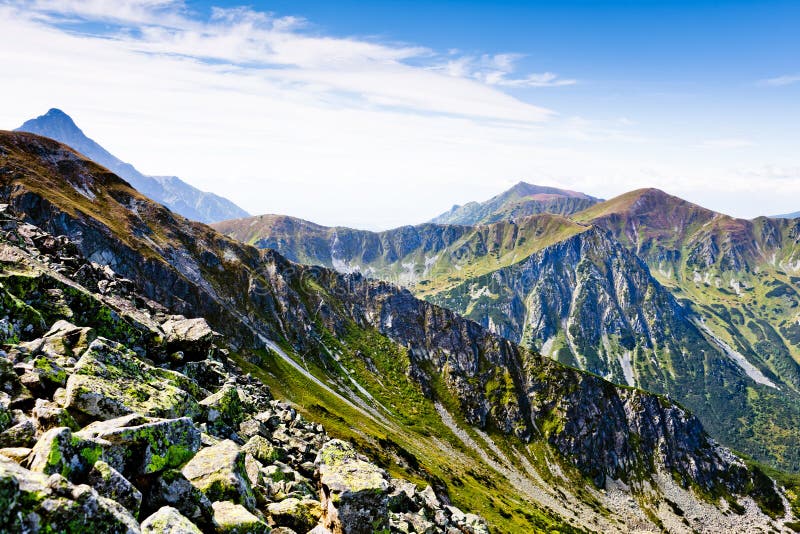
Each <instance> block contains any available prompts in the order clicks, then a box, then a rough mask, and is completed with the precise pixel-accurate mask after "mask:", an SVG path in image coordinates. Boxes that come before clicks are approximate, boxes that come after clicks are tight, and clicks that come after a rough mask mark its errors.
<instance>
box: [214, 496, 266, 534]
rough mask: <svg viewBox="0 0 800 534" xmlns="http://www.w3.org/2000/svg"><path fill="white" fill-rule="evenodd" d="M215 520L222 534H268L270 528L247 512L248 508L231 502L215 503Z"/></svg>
mask: <svg viewBox="0 0 800 534" xmlns="http://www.w3.org/2000/svg"><path fill="white" fill-rule="evenodd" d="M213 506H214V520H215V521H216V522H217V525H218V530H217V532H219V533H220V534H267V533H268V532H269V531H270V528H269V527H268V526H267V524H266V523H264V522H263V521H261V520H260V519H259V518H258V517H256V516H254V515H253V514H251V513H250V512H248V511H247V508H245V507H244V506H242V505H240V504H235V503H232V502H230V501H219V502H215V503H214V505H213Z"/></svg>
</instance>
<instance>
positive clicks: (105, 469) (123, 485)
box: [86, 460, 142, 517]
mask: <svg viewBox="0 0 800 534" xmlns="http://www.w3.org/2000/svg"><path fill="white" fill-rule="evenodd" d="M86 483H87V484H89V485H90V486H91V487H93V488H94V489H95V490H96V491H97V493H99V494H100V495H102V496H103V497H108V498H109V499H111V500H113V501H116V502H118V503H120V504H121V505H122V506H124V507H125V508H126V509H127V510H128V511H129V512H131V513H132V514H133V515H134V517H136V516H138V515H139V507H140V506H141V504H142V493H141V492H140V491H139V490H138V489H136V488H135V487H134V485H133V484H131V483H130V482H129V481H128V479H127V478H125V477H124V476H122V474H121V473H120V472H119V471H117V470H116V469H114V468H113V467H111V466H110V465H108V464H107V463H106V462H104V461H102V460H98V461H97V462H95V463H94V465H93V466H92V468H91V469H90V470H89V474H88V475H87V476H86Z"/></svg>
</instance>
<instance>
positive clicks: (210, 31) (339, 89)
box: [6, 0, 573, 121]
mask: <svg viewBox="0 0 800 534" xmlns="http://www.w3.org/2000/svg"><path fill="white" fill-rule="evenodd" d="M6 4H7V5H11V6H15V7H17V8H18V9H17V11H16V13H14V15H15V17H14V18H23V19H27V20H29V21H30V22H36V23H38V24H40V25H44V26H47V27H51V28H60V29H64V30H70V23H74V21H75V20H76V19H79V20H82V21H88V22H103V21H106V22H113V25H110V26H108V27H107V28H96V29H95V30H94V32H95V33H94V35H92V37H96V38H98V37H102V38H105V39H108V40H112V41H114V43H115V44H116V45H117V46H120V47H123V48H125V49H127V50H129V51H132V52H135V53H145V54H152V55H164V56H178V57H184V58H187V59H190V60H195V61H203V62H209V63H213V64H216V65H225V66H227V67H228V68H230V69H243V68H244V69H247V70H248V72H250V73H252V74H257V75H259V76H262V77H263V78H266V79H270V80H272V81H273V82H275V83H278V84H283V85H287V84H289V85H293V86H294V87H295V88H297V87H301V86H302V88H303V89H304V90H309V91H312V92H314V93H316V94H317V95H318V96H320V97H321V98H326V99H331V98H339V97H341V96H342V95H347V96H348V98H350V99H353V98H354V97H355V98H356V100H361V101H362V102H363V104H364V105H371V106H384V107H392V108H403V109H406V110H407V111H416V112H423V113H445V114H454V115H463V116H467V117H479V118H483V119H491V120H505V121H508V120H511V121H542V120H545V119H547V118H548V117H549V116H551V115H552V112H551V111H550V110H547V109H544V108H542V107H539V106H535V105H532V104H529V103H525V102H521V101H519V100H517V99H515V98H512V97H510V96H508V95H506V94H505V93H503V92H502V91H498V90H496V88H498V87H546V86H547V87H552V86H559V85H568V84H570V83H573V81H572V80H563V79H560V78H558V76H557V75H555V74H552V73H543V74H527V75H524V76H522V77H519V78H514V77H511V74H512V72H513V71H514V70H515V69H514V63H515V61H516V59H517V56H514V55H511V54H502V55H496V56H491V57H490V56H484V58H482V59H481V60H480V61H478V62H477V64H478V68H469V69H466V68H465V69H463V70H462V71H459V70H458V69H449V70H446V71H445V72H443V71H442V70H441V69H437V68H431V66H433V65H437V64H438V63H440V62H441V61H442V58H443V57H449V56H451V54H449V53H446V54H439V53H437V52H435V51H433V50H430V49H428V48H425V47H419V46H408V45H404V44H393V43H382V42H373V41H370V40H365V39H358V38H334V37H328V36H323V35H315V34H313V33H310V32H308V31H307V30H306V24H305V21H304V20H303V19H299V18H296V17H276V16H274V15H272V14H270V13H265V12H259V11H255V10H253V9H249V8H226V9H223V8H213V10H212V15H211V16H210V17H209V18H208V19H206V20H202V19H199V18H197V17H195V16H192V13H190V12H189V10H188V9H187V7H186V6H185V5H184V3H183V2H181V1H174V0H139V1H134V0H121V1H118V2H107V1H102V0H84V1H81V0H15V1H11V2H6ZM83 37H88V36H86V35H84V36H83ZM452 61H454V62H455V63H459V62H460V63H462V64H464V65H466V64H473V63H476V62H475V61H473V59H472V58H455V59H452ZM323 93H327V94H325V95H322V94H323Z"/></svg>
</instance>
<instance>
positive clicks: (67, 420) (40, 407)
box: [32, 399, 80, 432]
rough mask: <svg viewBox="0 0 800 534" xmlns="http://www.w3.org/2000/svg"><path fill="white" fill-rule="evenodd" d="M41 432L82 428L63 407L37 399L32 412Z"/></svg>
mask: <svg viewBox="0 0 800 534" xmlns="http://www.w3.org/2000/svg"><path fill="white" fill-rule="evenodd" d="M32 415H33V418H34V420H35V421H36V425H37V426H38V431H39V432H46V431H48V430H50V429H51V428H58V427H61V426H65V427H67V428H69V429H71V430H79V429H80V426H79V425H78V423H77V422H76V421H75V418H74V417H72V415H71V414H70V413H69V412H68V411H67V410H66V409H64V408H63V407H61V406H59V405H58V404H56V403H55V402H51V401H48V400H47V399H36V405H35V406H34V408H33V412H32Z"/></svg>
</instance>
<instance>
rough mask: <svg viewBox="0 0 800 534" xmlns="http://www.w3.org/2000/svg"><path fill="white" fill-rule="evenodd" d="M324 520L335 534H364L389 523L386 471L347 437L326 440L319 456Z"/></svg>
mask: <svg viewBox="0 0 800 534" xmlns="http://www.w3.org/2000/svg"><path fill="white" fill-rule="evenodd" d="M317 465H318V466H319V474H320V486H321V495H322V511H323V516H322V519H323V524H324V525H325V527H326V528H328V529H330V530H331V531H333V532H334V534H351V533H352V534H362V533H365V534H366V533H371V532H373V531H375V530H381V529H384V528H387V526H388V508H387V503H388V497H389V495H388V489H389V481H388V480H387V478H388V476H387V474H386V472H385V471H383V470H382V469H380V468H379V467H377V466H375V465H373V464H371V463H369V462H367V461H366V459H365V458H364V457H362V456H360V455H358V454H357V453H356V452H355V450H354V449H353V447H352V446H351V445H350V444H348V443H345V442H344V441H341V440H338V439H334V440H331V441H329V442H327V443H326V444H325V445H323V447H322V448H321V449H320V451H319V455H318V457H317Z"/></svg>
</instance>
